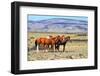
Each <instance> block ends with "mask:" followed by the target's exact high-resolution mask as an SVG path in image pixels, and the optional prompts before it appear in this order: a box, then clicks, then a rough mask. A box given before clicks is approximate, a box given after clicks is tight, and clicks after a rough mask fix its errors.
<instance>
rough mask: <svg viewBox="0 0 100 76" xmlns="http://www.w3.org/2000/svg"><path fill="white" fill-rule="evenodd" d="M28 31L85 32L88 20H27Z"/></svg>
mask: <svg viewBox="0 0 100 76" xmlns="http://www.w3.org/2000/svg"><path fill="white" fill-rule="evenodd" d="M28 31H29V32H57V33H58V32H59V33H84V32H85V33H86V32H87V31H88V22H87V21H85V20H76V19H65V18H52V19H46V20H40V21H31V20H30V21H28Z"/></svg>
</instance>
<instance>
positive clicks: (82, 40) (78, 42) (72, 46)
mask: <svg viewBox="0 0 100 76" xmlns="http://www.w3.org/2000/svg"><path fill="white" fill-rule="evenodd" d="M48 35H52V36H57V35H65V36H70V37H71V42H67V43H66V47H65V51H64V52H63V50H62V49H63V48H62V46H60V50H59V51H55V52H54V51H52V50H48V52H44V51H43V50H41V49H40V50H39V52H36V49H35V48H34V47H35V44H34V41H35V39H36V38H39V37H46V36H48ZM27 45H28V47H27V48H28V54H27V57H28V61H35V60H57V59H82V58H87V57H88V40H87V35H86V34H58V33H34V32H28V44H27Z"/></svg>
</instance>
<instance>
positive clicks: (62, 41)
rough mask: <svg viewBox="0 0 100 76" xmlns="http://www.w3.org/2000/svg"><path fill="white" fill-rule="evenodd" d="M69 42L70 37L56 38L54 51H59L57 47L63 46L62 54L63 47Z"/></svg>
mask: <svg viewBox="0 0 100 76" xmlns="http://www.w3.org/2000/svg"><path fill="white" fill-rule="evenodd" d="M68 41H70V36H67V37H64V36H61V37H60V36H59V37H58V38H57V42H56V49H57V50H58V51H59V47H60V45H63V52H64V51H65V46H66V43H67V42H68Z"/></svg>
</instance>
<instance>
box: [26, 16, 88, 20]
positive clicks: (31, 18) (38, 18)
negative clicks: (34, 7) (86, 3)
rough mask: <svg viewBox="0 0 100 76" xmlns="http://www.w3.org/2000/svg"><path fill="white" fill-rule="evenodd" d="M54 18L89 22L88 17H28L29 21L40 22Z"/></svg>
mask: <svg viewBox="0 0 100 76" xmlns="http://www.w3.org/2000/svg"><path fill="white" fill-rule="evenodd" d="M52 18H65V19H75V20H84V21H88V17H86V16H50V15H28V20H31V21H40V20H45V19H52Z"/></svg>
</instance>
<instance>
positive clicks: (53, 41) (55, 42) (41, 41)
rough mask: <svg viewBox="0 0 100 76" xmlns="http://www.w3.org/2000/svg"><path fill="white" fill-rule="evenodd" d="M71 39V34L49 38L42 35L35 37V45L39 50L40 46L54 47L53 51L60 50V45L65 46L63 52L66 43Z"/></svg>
mask: <svg viewBox="0 0 100 76" xmlns="http://www.w3.org/2000/svg"><path fill="white" fill-rule="evenodd" d="M68 41H70V36H67V37H65V36H64V35H62V36H60V35H58V36H51V35H50V36H49V37H48V38H46V37H40V38H37V39H35V47H36V50H37V51H39V47H43V48H46V50H48V49H52V50H53V51H55V50H57V51H59V48H60V45H62V46H63V49H62V50H63V52H64V51H65V46H66V43H67V42H68Z"/></svg>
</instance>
